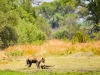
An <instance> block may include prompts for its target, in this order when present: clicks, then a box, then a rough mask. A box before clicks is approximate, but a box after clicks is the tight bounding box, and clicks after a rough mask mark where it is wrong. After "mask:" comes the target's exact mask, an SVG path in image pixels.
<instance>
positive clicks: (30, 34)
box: [17, 20, 47, 44]
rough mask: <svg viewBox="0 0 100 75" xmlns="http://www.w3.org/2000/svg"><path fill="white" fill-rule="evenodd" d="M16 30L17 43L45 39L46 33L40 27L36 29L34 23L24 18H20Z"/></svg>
mask: <svg viewBox="0 0 100 75" xmlns="http://www.w3.org/2000/svg"><path fill="white" fill-rule="evenodd" d="M17 31H18V36H19V39H18V42H19V43H22V44H24V43H33V42H35V41H37V40H45V39H46V37H47V36H46V35H45V33H44V32H42V31H41V30H40V29H38V28H37V27H36V26H35V25H33V24H32V23H30V22H25V20H21V22H20V23H19V25H18V26H17Z"/></svg>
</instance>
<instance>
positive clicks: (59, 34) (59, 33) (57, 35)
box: [53, 30, 67, 39]
mask: <svg viewBox="0 0 100 75" xmlns="http://www.w3.org/2000/svg"><path fill="white" fill-rule="evenodd" d="M66 36H67V31H65V30H63V31H61V30H60V31H57V32H56V33H55V34H54V35H53V37H54V38H55V39H62V38H65V37H66Z"/></svg>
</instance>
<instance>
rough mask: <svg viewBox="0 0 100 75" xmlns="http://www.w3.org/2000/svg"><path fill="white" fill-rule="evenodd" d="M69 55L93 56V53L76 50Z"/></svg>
mask: <svg viewBox="0 0 100 75" xmlns="http://www.w3.org/2000/svg"><path fill="white" fill-rule="evenodd" d="M71 56H73V57H92V56H95V54H94V53H93V52H92V51H90V52H77V53H75V54H72V55H71Z"/></svg>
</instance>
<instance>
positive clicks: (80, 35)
mask: <svg viewBox="0 0 100 75" xmlns="http://www.w3.org/2000/svg"><path fill="white" fill-rule="evenodd" d="M88 40H89V36H88V35H87V34H85V33H84V32H82V31H78V32H76V34H75V36H73V39H72V42H73V43H75V42H79V43H83V42H86V41H88Z"/></svg>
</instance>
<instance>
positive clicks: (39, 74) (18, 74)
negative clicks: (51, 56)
mask: <svg viewBox="0 0 100 75" xmlns="http://www.w3.org/2000/svg"><path fill="white" fill-rule="evenodd" d="M0 75H100V72H93V71H89V72H66V73H59V72H45V71H40V72H34V73H24V72H15V71H7V70H5V71H0Z"/></svg>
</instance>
